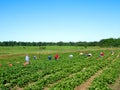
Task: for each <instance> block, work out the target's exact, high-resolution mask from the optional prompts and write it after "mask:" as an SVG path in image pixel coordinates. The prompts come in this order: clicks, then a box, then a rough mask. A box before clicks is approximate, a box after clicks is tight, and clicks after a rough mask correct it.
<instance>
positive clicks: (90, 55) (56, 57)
mask: <svg viewBox="0 0 120 90" xmlns="http://www.w3.org/2000/svg"><path fill="white" fill-rule="evenodd" d="M79 55H84V56H86V57H92V53H88V52H80V53H79ZM104 55H105V53H104V52H100V54H99V57H103V56H104ZM111 55H114V51H111ZM68 57H69V58H73V55H72V54H70V55H69V56H68ZM33 58H34V60H37V56H36V55H34V56H33ZM59 58H60V56H59V54H55V56H54V58H52V56H51V55H49V56H48V60H52V59H54V60H56V61H58V59H59ZM29 63H30V57H29V55H28V54H27V55H26V56H25V62H24V63H23V65H27V64H29ZM1 66H2V64H0V67H1ZM9 66H10V67H11V66H12V64H9Z"/></svg>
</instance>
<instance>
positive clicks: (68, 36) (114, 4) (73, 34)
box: [0, 0, 120, 42]
mask: <svg viewBox="0 0 120 90" xmlns="http://www.w3.org/2000/svg"><path fill="white" fill-rule="evenodd" d="M119 37H120V0H0V41H29V42H33V41H35V42H39V41H42V42H59V41H64V42H69V41H73V42H77V41H87V42H89V41H99V40H101V39H105V38H119Z"/></svg>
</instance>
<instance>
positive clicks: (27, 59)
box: [25, 55, 30, 64]
mask: <svg viewBox="0 0 120 90" xmlns="http://www.w3.org/2000/svg"><path fill="white" fill-rule="evenodd" d="M25 61H26V64H29V61H30V58H29V56H28V55H26V56H25Z"/></svg>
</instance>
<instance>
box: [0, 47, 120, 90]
mask: <svg viewBox="0 0 120 90" xmlns="http://www.w3.org/2000/svg"><path fill="white" fill-rule="evenodd" d="M101 51H103V52H104V53H105V56H103V57H100V56H99V54H100V52H101ZM111 51H114V54H113V55H112V54H111ZM80 52H83V55H80ZM86 52H87V53H92V55H93V56H92V57H87V56H86V55H85V53H86ZM56 53H58V54H59V55H60V58H59V60H58V61H56V60H55V59H54V55H55V54H56ZM25 54H28V55H29V56H30V64H29V65H24V64H23V63H24V62H25V60H24V58H25ZM70 54H73V58H69V57H68V56H69V55H70ZM34 55H36V56H37V60H34V59H33V56H34ZM48 55H51V56H52V60H48ZM11 64H12V66H11ZM118 88H120V49H119V48H100V47H87V48H84V47H75V46H46V47H0V90H88V89H89V90H110V89H111V90H119V89H118Z"/></svg>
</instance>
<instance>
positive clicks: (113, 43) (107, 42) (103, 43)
mask: <svg viewBox="0 0 120 90" xmlns="http://www.w3.org/2000/svg"><path fill="white" fill-rule="evenodd" d="M56 45H57V46H84V47H87V46H100V47H119V46H120V38H117V39H116V38H108V39H102V40H100V41H94V42H82V41H79V42H62V41H60V42H16V41H3V42H0V46H56Z"/></svg>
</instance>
